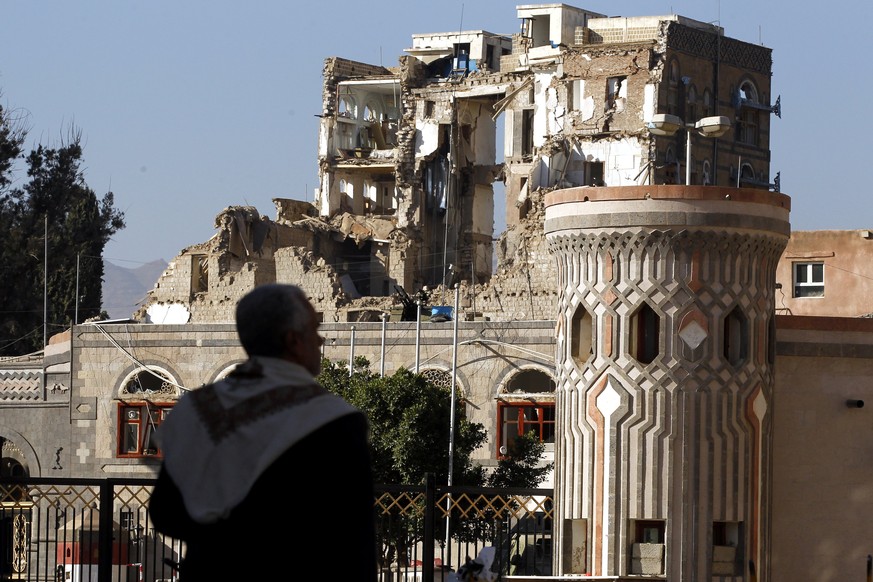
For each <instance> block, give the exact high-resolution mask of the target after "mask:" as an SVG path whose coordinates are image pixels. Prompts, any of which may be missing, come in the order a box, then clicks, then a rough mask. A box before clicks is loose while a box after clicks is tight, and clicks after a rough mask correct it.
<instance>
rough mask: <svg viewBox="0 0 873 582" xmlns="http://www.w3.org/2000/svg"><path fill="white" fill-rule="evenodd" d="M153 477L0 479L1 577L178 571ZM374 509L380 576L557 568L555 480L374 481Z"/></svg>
mask: <svg viewBox="0 0 873 582" xmlns="http://www.w3.org/2000/svg"><path fill="white" fill-rule="evenodd" d="M153 485H154V480H153V479H47V478H4V479H0V580H4V581H5V580H21V581H34V582H160V581H168V582H172V581H174V580H176V578H177V572H176V571H175V570H174V569H173V567H172V564H174V563H178V562H179V560H180V558H181V556H183V555H184V544H183V543H182V542H180V541H179V540H176V539H173V538H170V537H166V536H163V535H162V534H159V533H157V532H155V531H154V528H153V527H152V524H151V521H150V519H149V515H148V500H149V496H150V495H151V490H152V486H153ZM107 507H108V508H111V511H103V508H107ZM375 512H376V533H377V540H378V546H379V580H380V582H413V581H415V582H419V581H421V582H432V581H433V580H437V581H439V580H442V579H443V577H444V576H445V574H446V573H447V572H457V571H458V569H459V568H461V567H462V566H465V564H467V563H468V562H469V561H470V560H472V559H474V558H476V557H478V556H479V555H480V553H482V555H483V556H484V555H490V556H492V557H493V565H492V570H493V571H494V572H496V573H498V575H499V576H504V575H508V574H513V575H526V576H530V575H535V576H536V575H543V576H546V575H550V574H551V563H552V490H551V489H494V488H472V487H446V486H438V485H436V484H435V482H434V480H433V478H428V479H427V481H426V484H425V485H420V486H412V485H377V486H376V496H375ZM326 543H327V542H326ZM483 550H484V553H483Z"/></svg>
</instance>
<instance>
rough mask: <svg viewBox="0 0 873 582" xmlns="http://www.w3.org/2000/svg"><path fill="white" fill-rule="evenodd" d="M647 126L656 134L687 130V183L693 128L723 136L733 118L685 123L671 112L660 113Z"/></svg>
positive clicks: (706, 118) (708, 135)
mask: <svg viewBox="0 0 873 582" xmlns="http://www.w3.org/2000/svg"><path fill="white" fill-rule="evenodd" d="M646 128H647V129H648V130H649V131H650V132H651V133H653V134H655V135H667V136H670V135H673V134H675V133H676V132H677V131H679V130H680V129H684V130H685V135H686V141H685V185H686V186H687V185H689V184H690V183H691V130H692V129H696V130H697V133H699V134H700V135H702V136H704V137H721V136H723V135H724V134H725V133H727V131H728V130H729V129H730V128H731V120H730V119H728V118H727V117H725V116H724V115H714V116H712V117H704V118H703V119H701V120H699V121H696V122H694V123H685V122H684V121H682V119H680V118H679V117H677V116H675V115H670V114H669V113H658V114H656V115H653V116H652V120H651V121H650V122H648V123H647V124H646Z"/></svg>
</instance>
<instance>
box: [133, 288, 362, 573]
mask: <svg viewBox="0 0 873 582" xmlns="http://www.w3.org/2000/svg"><path fill="white" fill-rule="evenodd" d="M236 325H237V332H238V334H239V339H240V342H241V343H242V346H243V348H244V349H245V351H246V353H247V354H248V356H249V359H248V360H247V361H246V362H244V363H243V364H240V365H239V366H237V368H236V369H235V370H234V371H233V372H232V373H231V374H230V375H229V376H228V377H227V378H226V379H224V380H222V381H219V382H216V383H215V384H211V385H208V386H204V387H202V388H198V389H197V390H192V391H191V392H189V393H187V394H185V395H184V396H183V397H182V398H181V399H180V400H179V402H178V404H177V405H176V406H175V408H174V409H173V411H172V412H171V413H170V414H169V416H168V417H167V419H166V420H165V421H164V422H163V424H162V425H161V427H160V429H159V431H158V437H159V439H160V443H161V448H162V450H163V455H164V460H163V464H162V466H161V472H160V475H159V477H158V482H157V485H156V486H155V489H154V492H153V494H152V498H151V501H150V505H149V512H150V514H151V518H152V521H153V523H154V526H155V528H156V529H157V530H158V531H159V532H161V533H163V534H165V535H168V536H171V537H174V538H178V539H181V540H183V541H184V542H185V543H186V548H187V549H186V553H185V556H184V558H183V560H182V564H181V567H180V579H181V581H182V582H198V581H200V580H210V581H213V582H214V581H215V580H326V579H332V578H333V579H337V580H344V581H359V580H360V581H368V582H372V581H374V580H376V574H377V572H376V542H375V529H374V509H373V503H374V497H373V477H372V468H371V465H370V456H369V449H368V444H367V421H366V418H365V417H364V415H363V414H362V413H361V412H360V411H358V410H357V409H356V408H354V407H352V406H351V405H350V404H348V403H347V402H345V401H344V400H342V399H341V398H339V397H338V396H335V395H333V394H330V393H329V392H328V391H326V390H325V389H324V388H322V387H321V386H320V385H319V384H318V382H317V381H316V380H315V376H316V375H317V374H318V372H319V371H320V366H321V350H320V348H321V345H322V343H323V341H324V340H323V339H322V338H321V336H320V335H319V334H318V321H317V318H316V313H315V310H314V309H313V307H312V305H311V304H310V303H309V301H308V300H307V299H306V296H305V295H304V294H303V292H302V290H300V289H299V288H298V287H295V286H292V285H281V284H272V285H263V286H260V287H257V288H255V289H254V290H253V291H251V292H250V293H249V294H248V295H246V296H245V297H243V298H242V299H241V300H240V302H239V304H238V305H237V310H236Z"/></svg>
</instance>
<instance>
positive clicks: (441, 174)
mask: <svg viewBox="0 0 873 582" xmlns="http://www.w3.org/2000/svg"><path fill="white" fill-rule="evenodd" d="M423 174H424V175H423V177H422V180H423V182H424V184H423V187H424V194H425V210H427V211H428V212H430V213H431V214H437V213H439V214H444V213H445V212H446V200H447V192H446V190H447V189H448V177H449V160H448V159H447V158H446V157H445V156H439V157H436V158H434V159H432V160H431V161H429V162H428V163H427V165H426V166H425V168H424V173H423Z"/></svg>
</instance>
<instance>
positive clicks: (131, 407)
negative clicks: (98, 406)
mask: <svg viewBox="0 0 873 582" xmlns="http://www.w3.org/2000/svg"><path fill="white" fill-rule="evenodd" d="M173 406H175V403H173V402H148V401H145V400H126V401H124V402H119V403H118V421H117V422H118V426H117V431H118V432H117V437H116V451H115V452H116V455H117V456H118V458H125V459H129V458H136V459H139V458H163V456H164V455H163V451H162V450H161V449H160V447H158V446H157V443H154V442H153V441H152V439H153V438H154V433H155V431H157V429H158V427H159V426H160V425H161V423H162V422H163V421H164V420H166V418H167V415H168V414H169V413H170V411H171V410H172V409H173ZM132 412H136V413H137V416H136V418H133V417H130V413H132ZM149 425H151V426H149ZM132 428H135V433H131V432H130V429H132ZM131 441H135V443H136V445H135V446H133V447H132V446H131ZM150 442H151V443H152V444H154V445H155V446H154V447H149V446H148V445H149V443H150Z"/></svg>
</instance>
